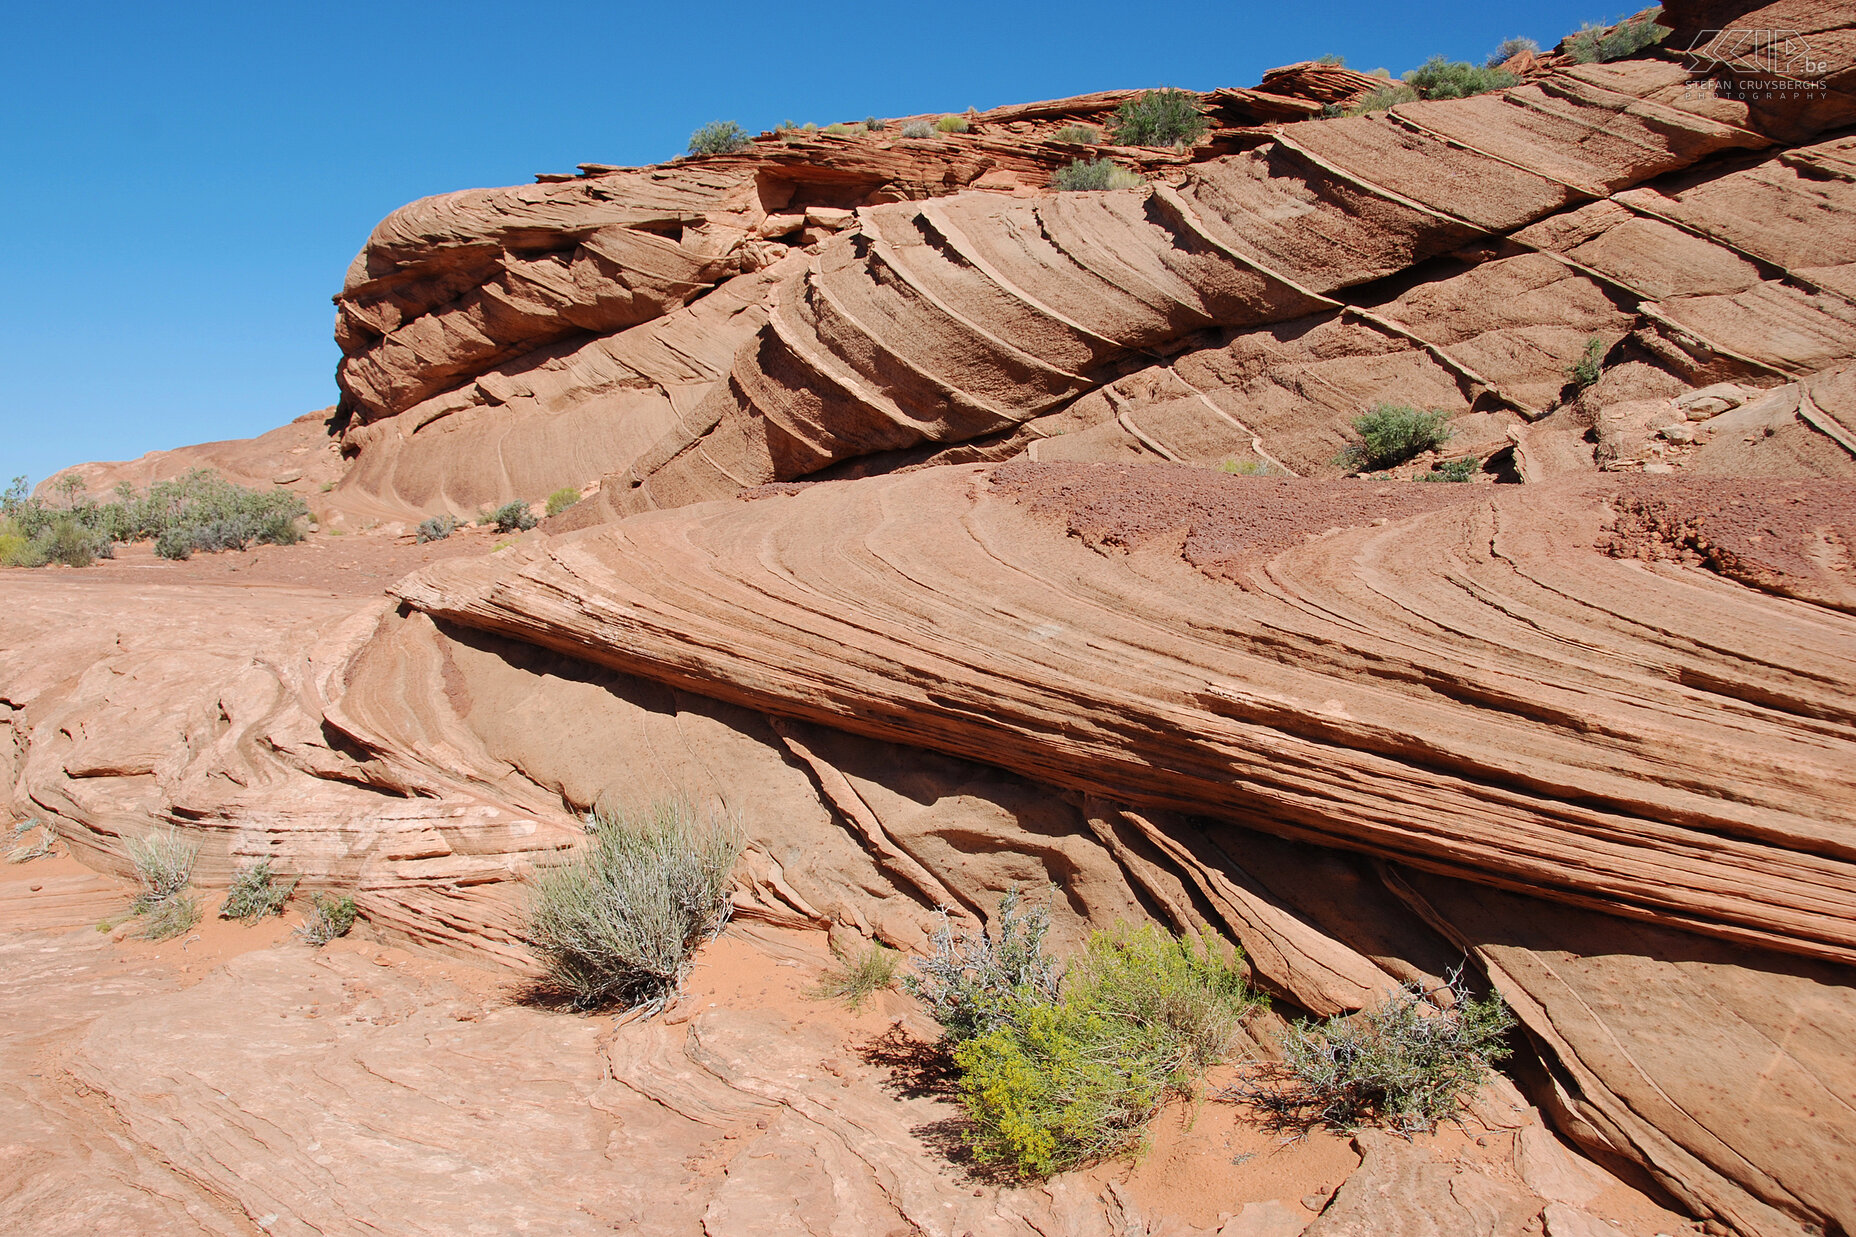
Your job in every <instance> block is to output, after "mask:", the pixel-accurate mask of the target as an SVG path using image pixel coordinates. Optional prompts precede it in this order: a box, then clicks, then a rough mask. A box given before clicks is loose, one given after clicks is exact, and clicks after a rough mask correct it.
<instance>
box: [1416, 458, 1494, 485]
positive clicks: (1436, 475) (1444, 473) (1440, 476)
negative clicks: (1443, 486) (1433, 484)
mask: <svg viewBox="0 0 1856 1237" xmlns="http://www.w3.org/2000/svg"><path fill="white" fill-rule="evenodd" d="M1481 466H1482V461H1481V460H1479V459H1477V458H1476V457H1475V456H1473V455H1466V456H1464V457H1463V458H1462V459H1460V460H1447V461H1445V462H1444V463H1442V464H1439V465H1438V466H1437V467H1435V468H1433V469H1431V471H1429V472H1427V473H1424V474H1423V475H1422V476H1418V477H1413V478H1412V480H1414V481H1468V480H1469V479H1470V478H1471V477H1473V476H1475V475H1476V469H1478V468H1480V467H1481Z"/></svg>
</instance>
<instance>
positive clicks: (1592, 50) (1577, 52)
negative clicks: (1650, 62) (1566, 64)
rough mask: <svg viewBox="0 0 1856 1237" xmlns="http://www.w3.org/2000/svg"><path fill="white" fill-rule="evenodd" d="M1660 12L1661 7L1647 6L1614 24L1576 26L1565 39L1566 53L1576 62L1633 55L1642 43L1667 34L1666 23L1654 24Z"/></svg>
mask: <svg viewBox="0 0 1856 1237" xmlns="http://www.w3.org/2000/svg"><path fill="white" fill-rule="evenodd" d="M1662 14H1663V11H1662V9H1660V8H1656V9H1651V10H1650V11H1648V12H1646V13H1641V14H1639V15H1637V16H1636V17H1632V18H1630V19H1628V20H1626V21H1621V22H1619V23H1618V24H1617V25H1615V26H1605V25H1602V24H1599V23H1593V22H1588V23H1587V24H1586V25H1584V26H1582V27H1580V29H1579V31H1578V33H1577V34H1574V35H1572V36H1571V37H1569V38H1568V39H1566V41H1565V44H1564V47H1565V50H1566V54H1567V55H1568V56H1570V57H1571V58H1572V59H1573V60H1574V61H1576V62H1577V63H1579V64H1594V63H1600V62H1603V61H1608V60H1622V59H1624V58H1625V57H1626V56H1634V55H1636V54H1637V53H1638V52H1640V51H1642V50H1643V49H1644V48H1646V47H1651V46H1654V45H1655V44H1657V43H1660V42H1662V41H1663V39H1664V38H1665V37H1667V36H1668V34H1669V28H1668V27H1667V26H1661V25H1658V24H1657V19H1658V18H1659V17H1661V16H1662Z"/></svg>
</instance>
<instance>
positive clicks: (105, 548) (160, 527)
mask: <svg viewBox="0 0 1856 1237" xmlns="http://www.w3.org/2000/svg"><path fill="white" fill-rule="evenodd" d="M63 480H64V481H66V482H76V484H75V485H65V484H62V483H61V485H60V486H59V490H58V497H59V505H54V504H50V503H47V502H45V501H44V500H42V499H38V498H32V497H28V496H27V494H26V487H25V478H24V477H20V478H18V479H16V480H15V481H14V483H13V485H12V487H11V488H10V489H9V490H7V492H6V494H5V495H4V496H0V520H4V522H5V523H6V525H7V526H8V527H9V528H11V529H12V530H13V531H15V532H16V533H18V534H20V535H22V536H24V537H25V538H27V540H28V545H27V546H26V547H25V548H24V551H23V555H21V557H23V558H24V560H25V561H26V562H28V563H31V564H32V565H41V564H43V563H46V562H67V563H71V564H73V565H83V564H85V563H88V562H89V561H90V560H91V559H94V558H107V557H109V556H110V555H111V554H112V553H113V549H112V546H113V543H114V542H118V541H142V540H147V539H150V538H152V539H153V540H154V541H155V551H156V553H158V554H161V555H162V556H163V557H166V558H186V557H187V556H188V555H190V554H192V553H193V552H194V551H196V550H206V551H213V550H223V549H243V548H245V547H246V546H248V545H250V544H251V543H252V542H254V541H257V542H269V543H273V544H277V545H289V544H292V543H294V542H296V541H298V540H300V539H301V538H302V535H303V534H302V531H301V530H300V529H299V528H298V526H297V520H299V519H300V518H301V517H303V516H304V515H307V514H308V513H309V508H308V507H307V506H306V505H305V504H304V502H303V500H302V498H301V497H299V496H298V495H296V494H294V493H291V492H290V491H288V490H281V489H280V490H270V491H258V490H248V489H246V488H244V487H243V486H239V485H234V484H233V483H232V482H230V481H227V480H226V479H225V478H223V477H221V476H219V474H217V473H215V472H213V471H212V470H210V469H204V468H197V469H194V470H193V471H191V472H189V473H187V474H186V475H184V476H181V477H177V478H174V479H173V480H169V481H157V482H155V483H153V484H152V485H150V486H149V487H148V489H147V490H146V491H141V492H138V491H137V490H136V489H135V487H134V486H131V485H128V484H126V483H125V484H123V485H119V486H117V487H116V491H115V496H114V498H113V499H111V500H110V501H108V502H97V501H95V500H94V499H92V498H90V497H89V496H88V495H87V494H85V493H84V492H83V486H82V483H81V482H80V481H78V479H77V478H74V477H70V478H64V479H63Z"/></svg>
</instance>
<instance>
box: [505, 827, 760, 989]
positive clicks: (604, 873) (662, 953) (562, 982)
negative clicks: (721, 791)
mask: <svg viewBox="0 0 1856 1237" xmlns="http://www.w3.org/2000/svg"><path fill="white" fill-rule="evenodd" d="M589 828H590V830H591V833H592V836H591V837H590V838H588V840H587V844H586V846H585V847H584V848H583V849H582V850H581V851H579V852H578V853H577V854H576V855H575V856H574V857H573V858H571V859H569V860H568V861H567V862H565V863H562V864H560V865H558V866H555V867H551V868H544V869H542V870H541V871H539V872H537V873H536V874H535V877H534V879H533V881H532V883H531V885H530V892H529V913H528V938H529V943H530V945H531V947H532V948H533V949H534V951H535V954H536V956H537V957H538V958H539V959H540V961H541V963H542V967H543V969H544V971H545V973H546V977H547V979H546V983H547V986H548V987H549V988H551V989H552V990H554V991H556V992H558V993H560V994H561V995H563V996H565V997H567V998H568V999H569V1000H571V1001H572V1003H573V1004H574V1006H575V1007H576V1008H579V1009H595V1008H598V1007H600V1006H604V1005H612V1004H618V1005H623V1006H626V1007H628V1008H644V1009H646V1010H648V1011H655V1010H660V1009H662V1008H664V1007H665V1006H666V1005H668V1004H669V1003H670V1002H671V1001H672V1000H673V999H675V997H676V994H677V991H678V989H679V988H681V986H682V983H683V977H684V975H685V973H686V972H687V971H688V969H689V964H690V960H691V958H692V957H693V956H694V954H695V952H696V949H697V947H698V946H699V945H701V944H702V943H703V942H704V941H707V940H709V939H711V938H713V937H714V936H715V935H716V934H717V933H718V932H720V931H721V930H722V927H723V925H724V924H726V923H727V922H728V915H729V910H730V905H729V900H728V878H729V874H730V873H731V872H732V871H733V870H734V867H735V863H736V861H737V860H738V859H739V858H740V857H741V851H742V849H743V845H744V842H743V839H742V836H741V832H740V830H739V829H737V828H736V827H735V826H734V825H733V823H732V822H729V821H727V820H725V819H723V818H721V817H718V816H716V815H715V814H713V813H710V814H707V815H699V814H698V813H697V811H696V809H695V808H693V807H691V806H690V805H689V804H687V803H682V802H677V801H665V802H660V803H657V804H655V805H653V806H652V807H651V808H650V809H649V810H648V811H645V812H641V813H628V812H622V811H615V810H612V809H608V808H605V807H601V808H598V809H596V810H595V812H594V814H593V816H592V818H591V823H590V824H589Z"/></svg>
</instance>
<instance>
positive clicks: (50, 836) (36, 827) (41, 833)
mask: <svg viewBox="0 0 1856 1237" xmlns="http://www.w3.org/2000/svg"><path fill="white" fill-rule="evenodd" d="M29 833H30V834H34V835H36V836H34V837H33V839H32V840H31V841H29V842H22V841H20V839H21V838H23V837H25V836H26V835H27V834H29ZM12 840H13V843H14V845H13V848H12V849H11V850H9V851H7V853H6V861H7V862H8V863H31V862H32V861H33V860H34V859H40V858H43V857H44V856H46V855H49V854H51V853H52V848H53V847H54V846H56V845H57V843H58V834H57V832H56V831H55V830H53V829H52V827H51V826H50V825H42V824H40V823H39V822H38V821H36V820H24V821H21V822H20V823H19V824H17V825H14V826H13V838H12Z"/></svg>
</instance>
